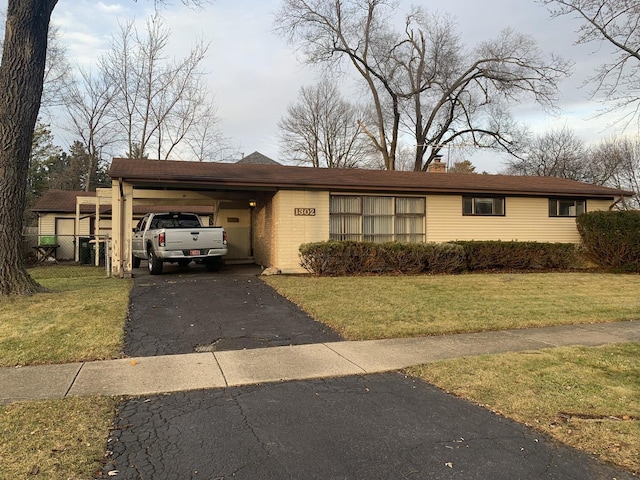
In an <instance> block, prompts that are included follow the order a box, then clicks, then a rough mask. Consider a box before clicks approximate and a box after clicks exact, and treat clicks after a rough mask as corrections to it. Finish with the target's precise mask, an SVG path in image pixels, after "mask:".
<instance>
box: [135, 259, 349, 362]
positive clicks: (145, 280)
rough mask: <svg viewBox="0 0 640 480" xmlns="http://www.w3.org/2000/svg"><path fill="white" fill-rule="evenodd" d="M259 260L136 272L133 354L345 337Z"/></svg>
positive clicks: (192, 350)
mask: <svg viewBox="0 0 640 480" xmlns="http://www.w3.org/2000/svg"><path fill="white" fill-rule="evenodd" d="M260 271H261V270H260V267H257V266H255V265H231V266H227V265H225V266H224V267H223V269H222V271H220V272H216V273H210V272H207V271H206V270H205V268H204V267H203V266H202V265H195V264H192V265H191V266H189V267H183V268H181V267H178V266H177V265H171V264H167V265H166V268H165V272H166V273H165V274H163V275H149V273H148V270H147V268H146V263H145V262H143V264H142V265H141V268H138V269H135V270H134V278H133V289H132V291H131V296H130V306H129V320H128V321H127V324H126V327H125V351H124V353H125V354H126V355H128V356H132V357H138V356H155V355H175V354H181V353H193V352H206V351H222V350H239V349H243V348H262V347H275V346H283V345H301V344H308V343H320V342H330V341H336V340H340V339H341V338H340V336H339V335H338V334H337V333H336V332H334V331H333V330H331V329H330V328H328V327H326V326H324V325H323V324H321V323H319V322H317V321H315V320H314V319H312V318H311V317H309V315H307V314H306V313H305V312H303V311H302V310H300V309H299V308H298V307H297V306H296V305H294V304H293V303H291V302H289V301H288V300H286V299H285V298H283V297H281V296H280V295H278V294H277V293H276V292H275V291H274V290H273V289H272V288H271V287H269V286H267V285H266V284H264V283H263V282H262V281H261V280H260V279H259V278H258V275H259V273H260Z"/></svg>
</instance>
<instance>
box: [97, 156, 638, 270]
mask: <svg viewBox="0 0 640 480" xmlns="http://www.w3.org/2000/svg"><path fill="white" fill-rule="evenodd" d="M443 171H444V169H442V168H440V169H439V172H443ZM109 175H110V176H111V179H112V189H111V205H112V212H111V225H110V227H111V233H112V266H113V273H114V274H115V275H121V276H123V275H126V274H128V273H130V272H131V236H132V230H133V227H134V226H135V220H134V218H135V215H134V213H135V212H136V211H138V209H139V208H141V206H145V205H147V206H149V205H159V204H164V205H173V206H179V205H185V206H186V205H191V206H194V205H198V206H204V207H207V208H210V209H212V211H213V212H214V213H213V215H214V223H215V224H216V225H222V226H224V227H225V228H226V229H227V232H228V237H229V244H230V258H235V259H244V260H246V261H251V262H255V263H257V264H259V265H262V266H265V267H275V268H278V269H280V270H281V271H282V272H283V273H296V272H302V271H303V269H302V268H301V267H300V263H299V257H298V247H299V246H300V245H301V244H303V243H307V242H318V241H324V240H329V239H336V240H370V241H380V242H382V241H402V242H446V241H452V240H504V241H510V240H517V241H540V242H574V243H577V242H579V241H580V238H579V235H578V232H577V229H576V223H575V217H576V216H577V215H579V214H580V213H582V212H588V211H593V210H607V209H610V208H613V207H614V205H615V204H616V202H618V201H620V199H621V198H623V197H626V196H632V195H633V192H628V191H624V190H619V189H615V188H609V187H603V186H597V185H590V184H586V183H581V182H576V181H572V180H565V179H561V178H555V177H523V176H505V175H476V174H453V173H436V172H435V171H434V172H430V173H424V172H402V171H383V170H361V169H319V168H312V167H295V166H285V165H274V164H253V163H243V164H232V163H209V162H182V161H165V160H131V159H125V158H115V159H113V162H112V164H111V168H110V170H109ZM96 208H97V207H96ZM232 252H233V253H232Z"/></svg>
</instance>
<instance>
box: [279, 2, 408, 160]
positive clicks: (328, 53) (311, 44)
mask: <svg viewBox="0 0 640 480" xmlns="http://www.w3.org/2000/svg"><path fill="white" fill-rule="evenodd" d="M392 13H393V9H392V8H390V5H389V4H388V3H387V2H386V1H384V0H362V1H360V0H354V1H346V2H341V1H336V2H327V1H324V0H284V2H283V5H282V8H281V9H280V12H279V13H278V15H277V18H278V20H277V22H276V31H278V32H279V33H280V34H281V35H283V36H284V37H286V38H288V40H289V41H290V42H291V43H297V44H298V45H299V48H300V50H301V51H302V53H303V54H304V55H305V57H306V61H307V62H308V63H310V64H327V65H330V66H338V64H339V63H340V61H341V60H342V59H343V58H346V59H348V61H349V63H350V64H351V65H352V66H353V67H354V68H355V70H356V71H357V72H358V74H359V75H360V76H361V77H362V79H363V80H364V82H365V84H366V85H367V87H368V90H369V92H370V94H371V100H372V103H373V106H374V112H375V113H374V115H375V125H373V126H371V125H369V126H367V125H365V124H364V122H361V123H360V127H361V128H362V129H363V131H364V133H365V134H366V135H367V136H368V137H369V138H370V139H371V141H372V143H373V144H374V146H375V148H376V149H377V150H378V151H379V152H380V154H381V155H382V158H383V161H384V165H385V168H386V169H387V170H394V169H395V155H396V148H397V145H398V138H399V126H400V107H399V96H398V93H397V92H396V90H395V89H394V87H393V85H392V84H391V82H390V79H391V78H392V73H391V72H388V71H387V69H388V68H389V67H390V63H389V55H390V49H389V45H391V46H393V45H395V44H397V43H399V40H398V38H397V36H396V35H394V34H393V33H392V32H391V31H390V30H389V29H388V27H387V21H386V19H387V17H388V16H389V15H391V14H392ZM385 103H390V105H391V106H390V108H389V109H390V111H391V113H388V112H387V111H386V108H387V107H386V105H385ZM388 118H390V119H391V120H390V121H388V120H387V119H388Z"/></svg>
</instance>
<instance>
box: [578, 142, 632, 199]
mask: <svg viewBox="0 0 640 480" xmlns="http://www.w3.org/2000/svg"><path fill="white" fill-rule="evenodd" d="M588 158H589V165H590V166H591V172H592V177H593V181H594V183H598V184H601V185H609V186H611V187H615V188H620V189H623V190H628V191H631V192H635V196H634V197H632V198H624V199H622V201H621V202H620V205H621V206H622V207H623V208H625V209H640V140H638V139H637V138H636V139H635V140H632V139H630V138H612V139H609V140H604V141H602V142H600V143H599V144H598V145H596V146H595V147H594V148H592V149H591V151H590V152H589V156H588Z"/></svg>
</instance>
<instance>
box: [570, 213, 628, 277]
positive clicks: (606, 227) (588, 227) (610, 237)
mask: <svg viewBox="0 0 640 480" xmlns="http://www.w3.org/2000/svg"><path fill="white" fill-rule="evenodd" d="M576 223H577V226H578V232H579V233H580V238H581V239H582V246H583V250H584V253H585V255H586V256H587V257H588V258H589V259H590V260H592V261H594V262H595V263H597V264H598V265H600V266H601V267H603V268H610V269H614V270H619V271H627V272H640V211H638V210H629V211H596V212H589V213H584V214H582V215H580V216H579V217H578V218H577V219H576Z"/></svg>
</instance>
